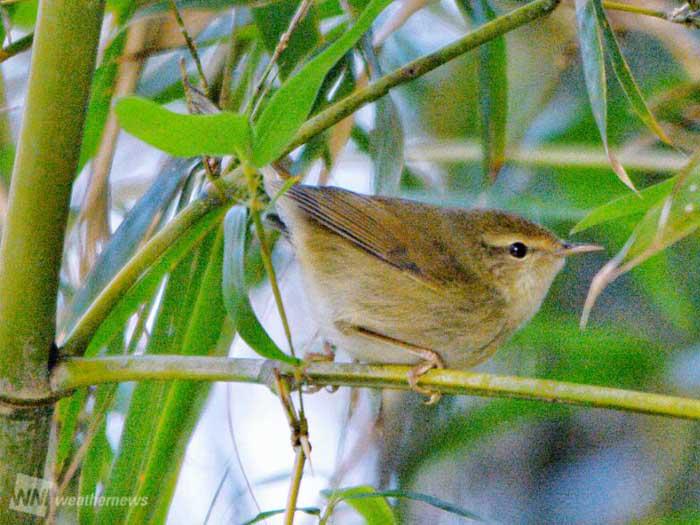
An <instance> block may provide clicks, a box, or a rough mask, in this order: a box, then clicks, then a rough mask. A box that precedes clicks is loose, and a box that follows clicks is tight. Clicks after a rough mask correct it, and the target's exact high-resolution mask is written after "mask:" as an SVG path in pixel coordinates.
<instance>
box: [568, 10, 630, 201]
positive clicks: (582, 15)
mask: <svg viewBox="0 0 700 525" xmlns="http://www.w3.org/2000/svg"><path fill="white" fill-rule="evenodd" d="M595 1H596V0H576V21H577V24H578V37H579V45H580V48H581V59H582V61H583V73H584V78H585V81H586V90H587V91H588V99H589V100H590V103H591V111H592V112H593V117H594V118H595V121H596V124H597V125H598V131H599V132H600V138H601V140H602V141H603V147H604V148H605V153H606V154H607V156H608V160H609V161H610V166H611V167H612V169H613V171H614V172H615V174H616V175H617V176H618V177H619V178H620V180H621V181H622V182H623V183H624V184H625V185H626V186H628V187H629V188H630V189H632V190H634V191H636V189H635V187H634V184H633V183H632V181H631V180H630V178H629V175H627V172H626V171H625V168H624V167H623V166H622V164H620V161H619V160H617V157H616V156H615V155H614V154H613V153H612V151H611V150H610V146H609V144H608V129H607V125H608V123H607V120H608V99H607V85H606V79H605V57H604V55H603V39H602V31H601V28H600V25H599V21H598V17H597V16H596V13H595V4H594V2H595Z"/></svg>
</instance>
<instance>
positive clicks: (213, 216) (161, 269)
mask: <svg viewBox="0 0 700 525" xmlns="http://www.w3.org/2000/svg"><path fill="white" fill-rule="evenodd" d="M223 211H224V210H221V209H217V210H214V211H212V212H210V213H209V214H208V215H206V216H205V217H203V218H202V219H201V220H200V221H199V222H198V223H197V224H196V225H194V226H193V227H192V228H190V229H189V230H188V231H187V232H186V233H185V234H184V235H183V236H182V237H180V239H178V241H177V242H176V243H175V244H173V245H172V246H171V247H170V248H169V249H168V250H167V251H166V252H165V253H164V254H163V255H162V256H161V257H160V259H158V261H157V262H156V263H155V264H154V265H153V266H151V267H150V268H149V269H148V270H147V271H146V273H145V274H144V275H143V276H142V277H141V278H140V279H139V281H138V282H137V283H136V284H134V285H133V286H132V287H131V288H130V289H129V290H128V291H127V292H126V294H125V295H124V296H123V297H122V298H121V300H120V301H119V302H118V303H117V305H116V306H115V307H114V308H113V309H112V310H111V311H110V312H109V315H108V316H107V318H106V319H105V320H104V321H102V323H101V324H100V327H99V328H98V330H97V331H96V333H95V334H94V335H93V337H92V339H91V340H90V345H89V347H88V349H87V351H86V352H85V355H96V354H97V353H99V352H100V351H101V349H102V348H103V347H104V346H105V345H106V344H107V343H108V342H109V341H111V339H112V337H114V335H115V334H116V333H117V332H119V331H121V330H123V329H124V327H125V326H126V323H127V321H128V320H129V318H130V317H131V316H132V315H133V314H134V312H135V311H136V309H137V308H138V307H139V306H140V305H141V304H144V303H145V302H147V301H148V300H150V299H151V298H152V297H153V294H154V293H155V292H156V290H157V288H158V285H159V284H160V283H161V281H162V280H163V277H164V276H165V275H166V274H167V273H168V272H170V271H172V270H173V268H175V267H176V266H177V265H178V264H179V263H180V262H181V261H182V260H183V258H184V257H186V256H187V255H188V254H189V253H190V252H191V251H193V250H194V249H195V248H196V246H198V245H199V243H201V242H202V240H203V239H204V237H205V236H206V235H207V233H208V232H210V231H211V230H212V229H213V228H215V227H216V226H217V225H218V224H219V222H220V221H221V216H222V215H223ZM65 345H66V346H70V335H69V336H68V339H67V340H66V342H65Z"/></svg>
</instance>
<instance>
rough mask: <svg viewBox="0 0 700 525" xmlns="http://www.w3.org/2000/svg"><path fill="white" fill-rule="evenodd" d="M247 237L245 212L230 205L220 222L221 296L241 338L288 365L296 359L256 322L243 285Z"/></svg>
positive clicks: (252, 346) (261, 353) (263, 355)
mask: <svg viewBox="0 0 700 525" xmlns="http://www.w3.org/2000/svg"><path fill="white" fill-rule="evenodd" d="M247 234H248V210H247V208H245V207H244V206H234V207H233V208H231V209H230V210H229V211H228V213H227V214H226V219H225V220H224V269H223V279H222V286H223V296H224V304H225V305H226V310H227V311H228V313H229V315H230V316H231V318H232V319H233V322H234V324H235V326H236V330H237V331H238V334H239V335H240V336H241V338H242V339H243V340H244V341H245V342H246V343H247V344H248V345H249V346H250V347H251V348H252V349H253V350H255V351H256V352H257V353H258V354H260V355H261V356H262V357H265V358H267V359H276V360H278V361H283V362H285V363H290V364H294V365H296V364H298V363H299V360H298V359H296V358H294V357H291V356H289V355H287V354H285V353H284V352H283V351H282V350H280V348H279V347H278V346H277V344H276V343H275V342H274V341H273V340H272V338H271V337H270V336H269V335H268V333H267V332H266V331H265V329H264V328H263V327H262V325H261V324H260V321H258V318H257V316H256V315H255V312H254V311H253V306H252V305H251V304H250V299H249V298H248V290H247V289H246V286H245V282H246V279H245V259H246V257H245V252H246V237H247Z"/></svg>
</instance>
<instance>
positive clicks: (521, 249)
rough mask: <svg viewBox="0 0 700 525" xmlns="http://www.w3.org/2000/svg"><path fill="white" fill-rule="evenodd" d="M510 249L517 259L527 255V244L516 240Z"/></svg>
mask: <svg viewBox="0 0 700 525" xmlns="http://www.w3.org/2000/svg"><path fill="white" fill-rule="evenodd" d="M508 251H509V252H510V254H511V255H512V256H513V257H515V258H516V259H522V258H523V257H525V256H526V255H527V246H525V245H524V244H523V243H521V242H514V243H513V244H511V245H510V246H509V247H508Z"/></svg>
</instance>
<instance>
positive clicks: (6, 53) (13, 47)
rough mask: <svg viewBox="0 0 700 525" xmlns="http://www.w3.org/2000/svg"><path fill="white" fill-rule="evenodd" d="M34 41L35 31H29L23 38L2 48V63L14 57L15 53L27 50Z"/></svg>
mask: <svg viewBox="0 0 700 525" xmlns="http://www.w3.org/2000/svg"><path fill="white" fill-rule="evenodd" d="M33 41H34V33H29V34H28V35H25V36H23V37H22V38H20V39H18V40H15V41H14V42H12V43H11V44H8V45H7V46H6V47H3V48H1V49H0V64H2V63H3V62H4V61H5V60H8V59H10V58H12V57H13V56H15V55H19V54H20V53H22V52H23V51H26V50H27V49H29V48H30V47H32V42H33Z"/></svg>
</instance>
